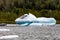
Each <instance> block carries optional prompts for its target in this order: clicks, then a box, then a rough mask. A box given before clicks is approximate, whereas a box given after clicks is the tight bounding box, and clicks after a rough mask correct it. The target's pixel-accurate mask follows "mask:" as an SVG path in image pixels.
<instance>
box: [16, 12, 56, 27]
mask: <svg viewBox="0 0 60 40" xmlns="http://www.w3.org/2000/svg"><path fill="white" fill-rule="evenodd" d="M15 22H16V23H17V24H19V25H24V26H29V25H55V24H56V20H55V19H54V18H45V17H39V18H37V17H35V16H34V15H33V14H31V13H29V14H24V15H23V16H21V17H19V18H17V19H16V20H15Z"/></svg>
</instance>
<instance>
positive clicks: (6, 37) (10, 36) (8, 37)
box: [0, 35, 19, 39]
mask: <svg viewBox="0 0 60 40" xmlns="http://www.w3.org/2000/svg"><path fill="white" fill-rule="evenodd" d="M18 37H19V36H18V35H7V36H1V37H0V39H11V38H18Z"/></svg>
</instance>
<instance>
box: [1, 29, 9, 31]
mask: <svg viewBox="0 0 60 40" xmlns="http://www.w3.org/2000/svg"><path fill="white" fill-rule="evenodd" d="M0 31H10V30H9V29H0Z"/></svg>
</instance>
